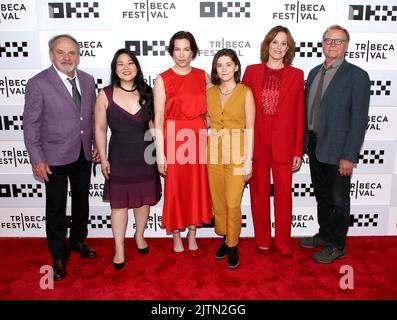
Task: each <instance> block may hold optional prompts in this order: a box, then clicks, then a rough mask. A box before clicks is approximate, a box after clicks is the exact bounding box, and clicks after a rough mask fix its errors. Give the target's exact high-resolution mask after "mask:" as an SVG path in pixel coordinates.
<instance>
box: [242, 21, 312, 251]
mask: <svg viewBox="0 0 397 320" xmlns="http://www.w3.org/2000/svg"><path fill="white" fill-rule="evenodd" d="M294 51H295V43H294V39H293V38H292V35H291V33H290V31H289V30H288V29H287V28H285V27H283V26H276V27H274V28H272V29H271V30H270V31H269V32H268V34H267V35H266V37H265V39H264V40H263V42H262V44H261V60H262V63H260V64H254V65H250V66H248V67H247V69H246V71H245V74H244V76H243V81H242V82H243V83H244V84H246V85H248V86H249V87H250V88H251V90H252V92H253V94H254V97H255V105H256V115H255V119H256V121H255V129H254V132H255V137H254V157H253V158H254V160H253V168H252V172H253V174H252V179H251V182H250V195H251V209H252V218H253V222H254V231H255V240H256V243H257V245H258V249H259V250H260V252H262V253H265V252H268V251H269V249H270V245H271V222H270V172H271V173H272V177H273V184H274V217H275V245H276V248H277V249H278V251H279V252H280V253H281V254H284V255H288V256H291V255H292V247H291V220H292V192H291V184H292V173H293V171H296V170H298V169H299V168H300V165H301V162H302V155H303V136H304V135H303V131H304V94H303V92H304V77H303V71H302V70H300V69H297V68H294V67H292V66H291V63H292V60H293V57H294Z"/></svg>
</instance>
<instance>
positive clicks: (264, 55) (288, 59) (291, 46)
mask: <svg viewBox="0 0 397 320" xmlns="http://www.w3.org/2000/svg"><path fill="white" fill-rule="evenodd" d="M279 32H284V33H285V34H286V35H287V43H288V50H287V52H286V53H285V56H284V59H283V62H284V63H285V64H287V65H291V64H292V60H294V55H295V41H294V38H293V37H292V35H291V32H290V31H289V30H288V28H287V27H283V26H275V27H273V28H272V29H271V30H270V31H269V32H268V33H267V35H266V36H265V39H264V40H263V41H262V43H261V61H262V62H266V61H268V60H269V46H270V43H271V42H272V41H273V40H274V38H275V37H276V36H277V34H278V33H279Z"/></svg>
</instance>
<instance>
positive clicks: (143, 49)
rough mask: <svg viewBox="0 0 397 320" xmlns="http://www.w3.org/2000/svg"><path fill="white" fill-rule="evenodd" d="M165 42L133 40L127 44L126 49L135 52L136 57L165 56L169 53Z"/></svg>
mask: <svg viewBox="0 0 397 320" xmlns="http://www.w3.org/2000/svg"><path fill="white" fill-rule="evenodd" d="M165 43H166V42H165V41H164V40H153V41H147V40H143V41H139V40H132V41H126V42H125V48H126V49H127V50H130V51H131V52H133V53H134V54H135V55H136V56H153V57H157V56H165V53H166V52H167V46H166V45H165Z"/></svg>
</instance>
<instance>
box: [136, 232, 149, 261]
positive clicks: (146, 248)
mask: <svg viewBox="0 0 397 320" xmlns="http://www.w3.org/2000/svg"><path fill="white" fill-rule="evenodd" d="M134 240H135V244H136V248H137V250H138V252H139V253H140V254H141V255H143V256H146V255H147V254H148V253H149V245H147V246H146V247H145V248H139V247H138V244H137V243H136V239H135V234H134Z"/></svg>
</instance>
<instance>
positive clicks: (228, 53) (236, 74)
mask: <svg viewBox="0 0 397 320" xmlns="http://www.w3.org/2000/svg"><path fill="white" fill-rule="evenodd" d="M223 56H227V57H230V59H232V61H233V62H234V63H235V64H236V65H237V66H238V70H237V71H236V72H234V81H236V83H239V82H240V76H241V63H240V60H239V58H238V56H237V54H236V52H235V51H234V50H232V49H221V50H219V51H218V52H217V53H216V54H215V56H214V59H213V60H212V69H211V82H212V83H213V84H221V79H219V76H218V73H217V72H216V65H217V63H218V59H219V58H220V57H223Z"/></svg>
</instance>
